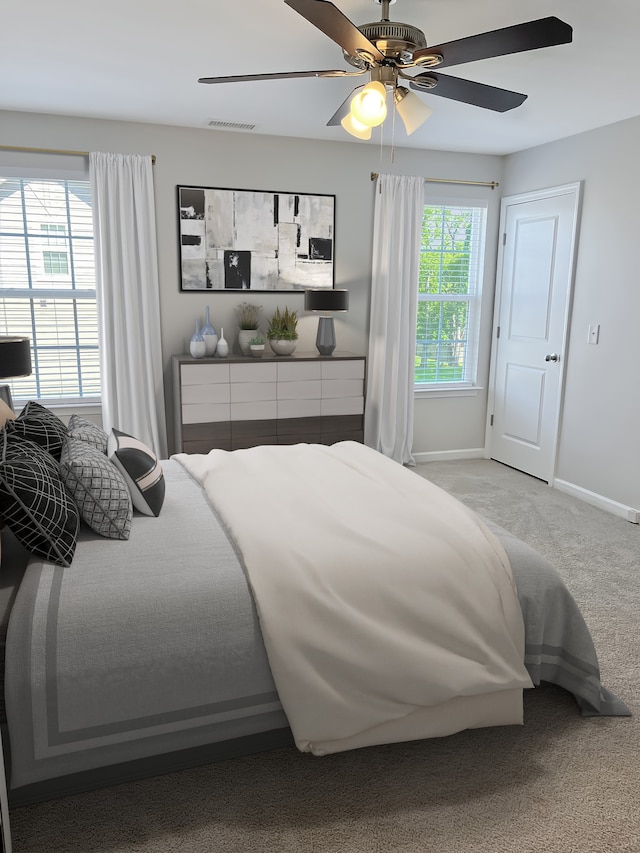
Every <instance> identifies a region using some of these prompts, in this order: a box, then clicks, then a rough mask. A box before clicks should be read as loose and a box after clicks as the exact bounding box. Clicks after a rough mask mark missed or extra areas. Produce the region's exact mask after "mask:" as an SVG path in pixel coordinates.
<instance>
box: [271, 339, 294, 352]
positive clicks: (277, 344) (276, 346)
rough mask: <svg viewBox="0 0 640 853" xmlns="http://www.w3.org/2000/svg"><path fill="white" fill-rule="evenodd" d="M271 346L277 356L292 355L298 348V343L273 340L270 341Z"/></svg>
mask: <svg viewBox="0 0 640 853" xmlns="http://www.w3.org/2000/svg"><path fill="white" fill-rule="evenodd" d="M269 346H270V347H271V349H272V350H273V351H274V353H275V354H276V355H291V353H292V352H293V351H294V350H295V348H296V341H285V340H280V339H278V338H273V339H272V340H270V341H269Z"/></svg>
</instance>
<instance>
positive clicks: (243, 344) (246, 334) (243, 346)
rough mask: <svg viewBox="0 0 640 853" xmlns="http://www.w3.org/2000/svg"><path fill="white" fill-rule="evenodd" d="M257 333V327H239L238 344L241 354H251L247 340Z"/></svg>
mask: <svg viewBox="0 0 640 853" xmlns="http://www.w3.org/2000/svg"><path fill="white" fill-rule="evenodd" d="M257 334H258V330H257V329H240V331H239V332H238V346H239V347H240V352H241V353H242V355H251V353H250V352H249V341H250V340H251V339H252V338H255V337H256V335H257Z"/></svg>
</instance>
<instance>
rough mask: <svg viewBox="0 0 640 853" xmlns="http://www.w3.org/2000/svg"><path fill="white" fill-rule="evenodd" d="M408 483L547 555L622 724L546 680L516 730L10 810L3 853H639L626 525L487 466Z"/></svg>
mask: <svg viewBox="0 0 640 853" xmlns="http://www.w3.org/2000/svg"><path fill="white" fill-rule="evenodd" d="M416 471H417V473H418V474H420V475H422V476H425V477H427V478H429V479H430V480H432V481H433V482H435V483H437V484H438V485H441V486H443V487H444V488H446V489H447V490H448V491H450V492H451V493H453V494H454V495H456V496H457V497H459V498H460V499H461V500H462V501H464V502H465V503H467V504H468V505H469V506H471V507H472V508H473V509H475V510H477V511H478V512H480V513H481V514H483V515H485V516H486V517H488V518H491V519H492V520H494V521H496V522H497V523H498V524H500V525H502V526H503V527H505V528H507V529H509V530H511V531H512V532H513V533H515V534H516V535H518V536H519V537H520V538H522V539H523V540H525V541H526V542H528V543H529V544H531V545H533V546H534V547H535V548H537V550H539V551H540V552H541V553H543V554H544V555H545V556H547V557H548V558H550V559H551V560H552V561H553V562H554V563H555V565H556V566H557V567H558V569H559V570H560V572H561V574H562V575H563V577H564V578H565V581H566V583H567V585H568V586H569V589H570V590H571V591H572V593H573V595H574V597H575V598H576V600H577V601H578V603H579V605H580V606H581V608H582V610H583V613H584V615H585V618H586V620H587V623H588V624H589V626H590V628H591V631H592V634H593V636H594V640H595V643H596V647H597V649H598V652H599V657H600V665H601V670H602V676H603V681H604V682H605V684H606V685H607V686H608V687H609V688H610V689H611V690H613V691H614V692H615V693H617V694H618V695H619V696H620V697H621V698H622V699H624V701H625V702H626V703H627V704H628V705H629V706H630V708H631V710H632V711H633V712H634V716H633V717H631V718H620V717H618V718H590V719H585V718H583V717H581V716H580V714H579V712H578V710H577V707H576V705H575V702H574V700H573V698H572V697H571V696H570V695H568V694H566V693H564V692H563V691H562V690H560V689H557V688H552V687H549V686H546V687H542V688H538V689H536V690H529V691H527V692H526V693H525V725H524V726H522V727H504V728H494V729H483V730H476V731H469V732H462V733H461V734H457V735H453V736H451V737H447V738H442V739H437V740H430V741H422V742H417V743H410V744H397V745H392V746H383V747H373V748H369V749H364V750H358V751H355V752H351V753H344V754H339V755H335V756H328V757H325V758H314V757H312V756H309V755H302V754H301V753H298V752H297V751H296V750H295V749H293V748H292V749H282V750H277V751H274V752H270V753H263V754H261V755H255V756H249V757H246V758H240V759H234V760H232V761H227V762H223V763H220V764H215V765H211V766H208V767H204V768H200V769H195V770H189V771H184V772H180V773H174V774H171V775H168V776H164V777H160V778H156V779H151V780H146V781H143V782H137V783H132V784H127V785H121V786H118V787H115V788H111V789H108V790H104V791H101V792H95V793H90V794H84V795H81V796H76V797H69V798H67V799H63V800H58V801H54V802H50V803H43V804H40V805H36V806H28V807H24V808H19V809H15V810H13V811H12V815H11V817H12V828H13V834H14V851H15V853H98V851H100V853H107V851H108V853H125V851H126V853H129V852H130V851H131V853H133V851H136V853H160V851H162V853H165V851H166V853H173V851H176V853H178V851H179V853H247V851H264V853H267V851H269V853H338V851H339V853H391V851H397V853H425V851H428V852H429V853H431V852H432V853H596V851H597V853H602V852H603V851H604V853H609V851H611V853H623V851H624V853H640V701H639V699H640V690H639V689H638V678H639V676H640V673H639V667H638V661H639V660H640V631H639V622H640V528H639V527H638V526H637V525H632V524H629V523H628V522H626V521H623V520H622V519H618V518H616V517H615V516H613V515H610V514H608V513H605V512H603V511H601V510H599V509H596V508H594V507H591V506H589V505H588V504H585V503H582V502H580V501H578V500H576V499H574V498H571V497H569V496H567V495H563V494H561V493H559V492H556V491H554V490H552V489H550V488H549V487H548V486H546V485H545V484H543V483H540V482H539V481H537V480H534V479H532V478H530V477H527V476H526V475H524V474H520V473H519V472H516V471H513V470H511V469H509V468H505V467H504V466H501V465H499V464H498V463H496V462H490V461H487V460H474V461H465V462H434V463H427V464H424V465H420V466H418V468H417V469H416Z"/></svg>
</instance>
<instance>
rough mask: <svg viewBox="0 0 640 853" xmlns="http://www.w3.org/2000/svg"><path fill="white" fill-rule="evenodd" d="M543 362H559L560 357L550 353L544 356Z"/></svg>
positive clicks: (555, 353)
mask: <svg viewBox="0 0 640 853" xmlns="http://www.w3.org/2000/svg"><path fill="white" fill-rule="evenodd" d="M544 360H545V361H560V356H559V355H558V353H557V352H552V353H549V355H546V356H545V358H544Z"/></svg>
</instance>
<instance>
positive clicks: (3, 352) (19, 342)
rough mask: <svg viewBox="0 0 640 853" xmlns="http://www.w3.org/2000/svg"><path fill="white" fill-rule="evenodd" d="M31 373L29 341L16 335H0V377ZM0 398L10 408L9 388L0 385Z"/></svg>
mask: <svg viewBox="0 0 640 853" xmlns="http://www.w3.org/2000/svg"><path fill="white" fill-rule="evenodd" d="M30 375H31V341H30V340H29V338H22V337H17V336H1V337H0V379H14V378H16V377H18V376H30ZM0 398H1V399H3V400H4V401H5V402H6V403H7V404H8V405H9V406H10V407H11V408H13V401H12V399H11V390H10V389H9V386H8V385H0Z"/></svg>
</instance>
